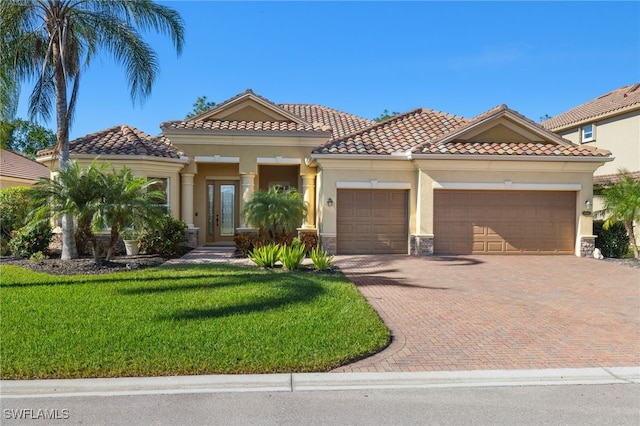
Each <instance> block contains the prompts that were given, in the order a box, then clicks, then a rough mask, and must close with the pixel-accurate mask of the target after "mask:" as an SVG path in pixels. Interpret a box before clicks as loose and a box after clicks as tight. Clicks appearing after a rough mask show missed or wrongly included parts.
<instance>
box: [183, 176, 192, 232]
mask: <svg viewBox="0 0 640 426" xmlns="http://www.w3.org/2000/svg"><path fill="white" fill-rule="evenodd" d="M180 176H181V178H182V179H181V182H182V190H181V193H182V202H181V203H180V216H181V218H182V220H184V221H185V223H186V224H187V226H188V227H189V228H194V227H195V225H194V224H193V176H194V173H181V174H180Z"/></svg>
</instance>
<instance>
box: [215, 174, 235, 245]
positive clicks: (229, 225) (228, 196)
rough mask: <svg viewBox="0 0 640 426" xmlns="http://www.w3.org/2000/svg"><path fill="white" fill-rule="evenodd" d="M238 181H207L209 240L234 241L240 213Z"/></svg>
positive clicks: (216, 241)
mask: <svg viewBox="0 0 640 426" xmlns="http://www.w3.org/2000/svg"><path fill="white" fill-rule="evenodd" d="M238 206H239V200H238V182H234V181H225V180H210V181H207V242H208V243H233V235H234V234H235V230H236V228H237V227H238V226H239V225H238V218H239V217H240V215H239V212H238V210H239V208H238Z"/></svg>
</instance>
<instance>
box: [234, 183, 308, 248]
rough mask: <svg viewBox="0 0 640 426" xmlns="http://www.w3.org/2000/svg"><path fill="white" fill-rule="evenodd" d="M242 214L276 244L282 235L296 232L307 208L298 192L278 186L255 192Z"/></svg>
mask: <svg viewBox="0 0 640 426" xmlns="http://www.w3.org/2000/svg"><path fill="white" fill-rule="evenodd" d="M242 214H243V215H244V217H245V219H246V220H247V222H248V223H249V224H251V225H252V226H255V227H257V228H259V229H260V231H261V232H262V233H265V234H267V236H268V238H269V239H270V240H271V241H272V242H274V241H275V240H276V237H277V236H278V235H280V234H283V233H286V234H291V233H293V232H295V230H296V229H297V228H298V227H299V226H300V225H301V224H302V220H303V219H304V217H305V216H306V214H307V206H306V204H305V202H304V200H303V199H302V196H301V195H300V193H299V192H298V191H296V190H295V189H293V188H286V189H285V188H282V187H280V186H277V185H276V186H272V187H271V188H269V189H268V190H267V191H262V190H258V191H256V192H254V193H253V196H252V197H251V200H249V201H248V202H247V204H246V205H245V207H244V209H243V210H242Z"/></svg>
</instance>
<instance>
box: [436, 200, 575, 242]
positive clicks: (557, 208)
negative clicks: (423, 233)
mask: <svg viewBox="0 0 640 426" xmlns="http://www.w3.org/2000/svg"><path fill="white" fill-rule="evenodd" d="M575 206H576V193H575V192H555V191H554V192H551V191H454V190H436V191H435V192H434V224H433V226H434V251H435V253H436V254H492V253H495V254H510V253H513V254H526V253H530V254H573V253H574V242H575V229H576V224H575V220H576V219H575V215H576V212H575V211H576V210H575V209H576V207H575Z"/></svg>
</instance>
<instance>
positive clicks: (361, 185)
mask: <svg viewBox="0 0 640 426" xmlns="http://www.w3.org/2000/svg"><path fill="white" fill-rule="evenodd" d="M336 188H337V189H411V184H410V183H409V182H379V181H377V180H375V179H371V180H370V181H367V182H336Z"/></svg>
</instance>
